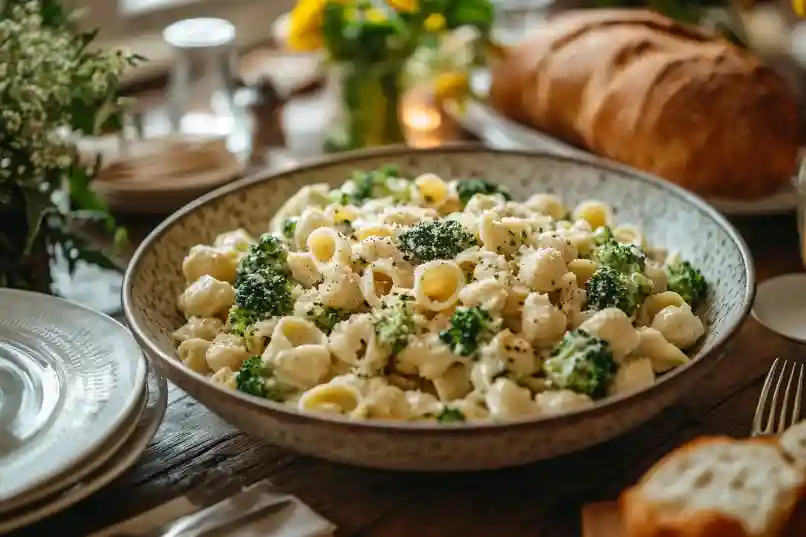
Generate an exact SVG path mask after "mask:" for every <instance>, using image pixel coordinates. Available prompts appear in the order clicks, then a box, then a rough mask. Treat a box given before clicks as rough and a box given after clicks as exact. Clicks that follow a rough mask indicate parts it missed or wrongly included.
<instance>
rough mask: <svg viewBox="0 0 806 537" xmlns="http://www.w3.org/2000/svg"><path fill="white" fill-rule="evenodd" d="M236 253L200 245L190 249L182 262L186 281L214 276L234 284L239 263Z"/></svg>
mask: <svg viewBox="0 0 806 537" xmlns="http://www.w3.org/2000/svg"><path fill="white" fill-rule="evenodd" d="M235 256H236V252H235V251H233V250H224V249H222V248H216V247H212V246H205V245H203V244H198V245H196V246H194V247H193V248H191V249H190V251H189V252H188V255H186V256H185V259H184V261H182V272H183V273H184V275H185V280H187V281H188V282H195V281H196V280H198V279H199V278H201V277H202V276H212V277H213V278H215V279H217V280H221V281H224V282H232V281H233V280H234V279H235V269H236V268H237V266H238V262H237V261H236V259H235Z"/></svg>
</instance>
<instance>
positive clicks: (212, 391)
mask: <svg viewBox="0 0 806 537" xmlns="http://www.w3.org/2000/svg"><path fill="white" fill-rule="evenodd" d="M389 163H395V164H398V165H399V166H400V167H401V169H402V170H404V171H406V172H408V173H409V174H415V175H416V174H419V173H424V172H434V173H437V174H439V175H441V176H443V177H450V178H456V177H483V178H487V179H490V180H492V181H494V182H498V183H501V184H504V185H506V186H508V187H509V188H510V190H511V191H512V194H513V195H514V196H515V198H516V199H525V198H526V197H527V196H529V195H530V194H531V193H534V192H546V191H548V192H554V193H556V194H559V195H561V196H562V197H563V198H564V199H565V200H566V202H567V203H569V204H571V205H572V204H574V203H576V202H580V201H582V200H586V199H591V198H593V199H599V200H603V201H605V202H608V203H610V204H612V206H613V207H614V210H615V213H616V219H617V221H619V222H622V223H633V224H637V225H640V226H641V227H642V228H643V229H644V232H645V234H646V237H647V239H648V240H649V241H650V242H651V243H652V244H655V245H658V246H666V247H669V248H671V249H674V250H677V251H679V252H680V253H681V254H682V255H683V256H684V257H685V258H687V259H689V260H691V261H692V262H693V263H695V264H696V265H697V266H699V267H701V269H702V271H703V273H704V274H705V276H706V278H707V279H708V280H709V282H710V283H711V287H712V292H711V294H710V296H709V298H708V301H707V305H706V306H705V307H704V308H703V309H702V311H700V312H698V313H699V314H700V315H701V316H702V318H703V319H704V320H705V321H706V323H707V327H708V328H707V333H706V336H705V337H704V339H703V342H702V343H701V344H700V345H699V346H698V347H697V348H696V349H695V351H694V353H695V356H694V357H693V360H692V361H691V362H690V363H689V364H687V365H685V366H682V367H680V368H678V369H676V370H674V371H672V372H670V373H668V374H667V375H665V376H663V377H661V378H659V379H658V381H657V382H656V383H655V385H653V386H651V387H649V388H647V389H645V390H643V391H639V392H635V393H633V394H629V395H625V396H620V397H613V398H607V399H604V400H602V401H599V402H597V403H596V404H595V405H594V406H592V407H590V408H587V409H585V410H581V411H577V412H573V413H568V414H563V415H560V416H556V417H542V418H539V419H530V420H524V421H515V422H507V423H483V424H479V423H468V424H463V425H459V426H455V427H454V426H451V427H445V426H439V425H437V424H432V423H417V422H389V421H365V422H359V421H348V420H347V419H341V418H339V417H329V416H322V415H316V414H310V413H305V412H301V411H297V410H296V409H293V408H289V407H285V406H281V405H279V404H276V403H272V402H269V401H265V400H261V399H257V398H253V397H251V396H249V395H244V394H242V393H238V392H235V391H232V390H228V389H226V388H223V387H220V386H218V385H216V384H213V383H212V382H210V381H209V380H208V379H207V378H205V377H204V376H203V375H200V374H198V373H194V372H193V371H191V370H190V369H188V368H186V367H185V366H183V365H182V363H181V362H180V361H179V360H177V356H176V353H175V350H174V343H173V341H172V338H171V332H172V331H173V330H174V329H176V328H177V327H179V326H181V325H182V323H183V320H182V317H181V316H180V314H179V313H178V312H177V310H176V298H177V296H178V295H179V294H180V293H181V292H182V290H183V286H184V282H183V277H182V274H181V269H180V267H181V263H182V258H183V257H184V255H185V253H186V252H187V251H188V249H189V248H190V247H191V246H193V245H195V244H199V243H212V241H213V239H214V238H215V236H216V235H217V234H219V233H222V232H224V231H228V230H232V229H235V228H238V227H244V228H246V229H247V230H248V231H249V232H250V233H253V234H255V235H257V234H260V233H262V232H264V231H265V230H266V229H267V226H268V222H269V219H270V218H271V216H272V214H273V213H274V212H275V211H276V210H277V209H278V208H279V207H280V205H282V203H283V202H284V201H285V200H286V199H287V198H288V197H290V196H291V195H293V194H294V193H295V192H296V191H297V190H298V189H299V188H300V187H302V186H304V185H309V184H313V183H319V182H327V183H329V184H331V185H332V186H334V187H335V186H337V185H339V184H341V183H342V182H343V181H344V179H345V178H347V177H348V176H349V175H350V174H351V173H352V172H353V171H354V170H356V169H373V168H377V167H379V166H381V165H384V164H389ZM754 292H755V275H754V271H753V264H752V260H751V257H750V253H749V251H748V249H747V246H746V245H745V243H744V241H743V240H742V239H741V237H740V236H739V234H738V233H737V232H736V230H735V229H734V228H733V227H731V225H730V224H729V223H728V222H727V221H726V220H725V219H724V218H723V217H722V216H721V215H720V214H719V213H718V212H717V211H716V210H714V209H713V208H712V207H710V206H709V205H707V204H706V203H705V202H704V201H702V200H701V199H699V198H697V197H696V196H694V195H692V194H690V193H687V192H686V191H684V190H682V189H680V188H678V187H676V186H674V185H671V184H669V183H666V182H664V181H662V180H659V179H656V178H654V177H650V176H648V175H645V174H641V173H639V172H635V171H632V170H630V169H628V168H625V167H621V166H618V165H611V164H603V163H602V162H601V161H599V160H595V159H590V160H589V159H586V158H585V157H579V158H567V157H558V156H552V155H549V154H542V153H525V152H524V153H519V152H504V151H495V150H490V149H485V148H482V147H478V146H475V145H474V146H453V147H451V146H448V147H442V148H438V149H427V150H413V149H407V148H395V147H393V148H382V149H378V150H369V151H360V152H353V153H347V154H343V155H340V156H336V157H331V158H327V159H325V160H322V161H319V162H316V163H312V164H308V165H304V166H301V167H299V168H295V169H293V170H290V171H284V172H282V173H276V174H264V175H259V176H256V177H252V178H247V179H243V180H240V181H237V182H235V183H232V184H230V185H227V186H225V187H223V188H221V189H219V190H216V191H214V192H212V193H210V194H208V195H206V196H204V197H202V198H200V199H199V200H197V201H195V202H194V203H191V204H190V205H188V206H186V207H184V208H183V209H181V210H179V211H178V212H177V213H175V214H174V215H172V216H171V217H169V218H168V219H167V220H166V221H165V222H163V223H162V224H161V225H160V226H159V227H158V228H157V229H156V230H155V231H154V232H153V233H152V234H151V235H150V236H149V237H148V238H147V239H146V240H145V242H143V243H142V245H141V246H140V248H139V249H138V250H137V252H136V253H135V255H134V258H133V260H132V262H131V264H130V265H129V268H128V271H127V272H126V278H125V282H124V286H123V306H124V310H125V313H126V317H127V319H128V322H129V325H130V327H131V329H132V330H133V332H134V334H135V336H136V337H137V338H138V340H139V342H140V344H141V345H142V346H143V348H144V349H145V351H146V353H147V355H148V356H149V357H150V359H151V360H152V361H153V362H155V363H157V364H158V365H159V367H160V368H161V369H162V370H163V371H164V372H165V374H166V375H167V376H168V378H169V379H170V380H172V381H173V382H174V383H175V384H176V385H177V386H179V387H180V388H182V389H183V390H185V391H186V392H187V393H189V394H190V395H191V396H192V397H194V398H195V399H196V400H198V401H199V402H200V403H201V404H202V405H204V406H205V407H207V408H208V409H210V410H211V411H212V412H214V413H215V414H217V415H219V416H220V417H222V418H223V419H224V420H226V421H228V422H229V423H231V424H232V425H234V426H235V427H237V428H239V429H241V430H242V431H244V432H246V433H248V434H250V435H252V436H254V437H257V438H260V439H263V440H265V441H267V442H270V443H273V444H277V445H279V446H283V447H286V448H290V449H293V450H296V451H299V452H302V453H305V454H309V455H313V456H317V457H322V458H325V459H330V460H333V461H340V462H345V463H350V464H355V465H360V466H369V467H376V468H388V469H405V470H475V469H488V468H499V467H505V466H515V465H520V464H525V463H529V462H533V461H537V460H541V459H547V458H550V457H554V456H557V455H560V454H564V453H568V452H571V451H575V450H579V449H581V448H584V447H586V446H590V445H592V444H596V443H599V442H602V441H605V440H608V439H610V438H613V437H615V436H617V435H619V434H621V433H623V432H625V431H627V430H628V429H630V428H633V427H635V426H636V425H638V424H640V423H641V422H643V421H645V420H647V419H649V418H650V417H652V416H653V415H655V414H657V413H658V412H660V411H661V410H662V409H663V408H665V407H667V406H669V405H670V404H671V403H672V402H673V401H674V400H675V399H676V398H677V397H678V396H680V395H681V394H683V393H684V392H686V391H689V390H691V387H692V385H693V384H694V383H696V382H697V381H698V379H699V378H700V377H701V376H702V375H703V374H705V373H706V372H707V371H708V370H709V367H710V366H713V365H714V364H715V363H716V362H717V361H718V358H719V356H720V354H721V351H722V350H723V347H724V345H725V344H726V343H727V342H728V340H729V339H730V338H731V336H732V335H733V334H734V333H735V332H736V330H737V328H738V327H739V326H740V324H741V323H742V321H743V320H744V319H745V317H746V316H747V314H748V312H749V310H750V305H751V303H752V300H753V295H754Z"/></svg>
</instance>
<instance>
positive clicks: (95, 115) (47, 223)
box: [0, 0, 142, 291]
mask: <svg viewBox="0 0 806 537" xmlns="http://www.w3.org/2000/svg"><path fill="white" fill-rule="evenodd" d="M0 10H1V11H0V31H2V33H3V34H4V36H5V38H4V40H3V41H2V43H0V64H2V65H3V68H4V73H5V74H4V88H5V89H4V91H3V92H2V94H0V100H2V108H3V110H4V121H3V122H2V124H0V162H2V163H3V164H2V166H0V286H13V287H21V288H37V289H38V290H41V291H47V290H49V286H50V281H49V273H48V271H47V266H48V260H49V257H50V256H52V255H53V254H54V253H56V252H57V251H58V252H59V253H61V254H62V257H63V258H64V259H66V261H67V263H68V266H69V268H70V270H71V271H72V270H73V269H74V268H75V265H76V263H77V262H78V261H85V262H88V263H91V264H96V265H99V266H101V267H103V268H119V267H118V266H117V265H116V264H115V263H114V262H113V261H112V259H110V258H109V257H108V256H107V255H106V254H105V253H103V252H101V251H100V250H98V249H96V248H93V247H92V246H91V245H90V243H89V241H88V240H87V239H86V238H85V237H84V236H82V235H79V234H77V233H76V231H75V230H76V228H77V221H78V220H81V221H82V222H84V221H86V220H87V219H89V220H93V221H98V222H101V223H102V224H103V225H104V227H105V229H106V230H107V231H108V232H109V234H110V235H112V236H114V238H115V244H116V245H121V244H122V243H124V242H125V241H126V233H125V232H124V231H123V230H122V229H120V228H118V227H117V225H116V223H115V221H114V220H113V219H112V218H111V217H110V215H109V213H108V210H107V207H106V206H105V205H104V204H103V203H102V202H101V201H100V199H99V198H98V197H97V196H96V195H95V193H94V192H93V191H92V189H91V187H90V181H91V179H92V177H93V176H94V175H95V173H96V171H97V169H98V165H99V164H100V162H99V161H96V163H95V164H94V165H92V164H87V163H86V162H80V159H79V155H78V151H77V149H76V148H75V146H74V145H73V144H72V143H71V142H65V141H64V140H59V139H58V138H57V137H55V136H53V134H54V133H55V132H57V131H71V132H74V133H78V134H85V135H97V134H99V133H100V132H102V131H103V130H105V129H109V128H114V127H116V126H118V125H120V124H121V117H122V115H123V113H124V112H125V105H126V103H125V101H124V100H123V99H120V98H119V97H118V96H117V95H116V92H117V89H118V86H119V84H120V79H121V76H122V75H123V72H124V70H125V68H126V67H128V66H131V65H134V64H136V63H138V62H139V61H140V60H142V58H141V57H138V56H132V55H126V54H124V53H122V52H115V51H109V50H103V49H100V48H98V47H93V46H92V43H93V41H94V39H95V37H96V32H94V31H93V32H83V33H82V32H81V31H79V30H78V29H77V28H76V26H75V24H74V23H75V20H76V17H75V14H74V13H73V12H71V11H70V10H68V9H66V8H65V7H64V5H63V4H62V2H60V1H59V0H33V1H24V0H7V1H6V2H3V3H2V8H0ZM37 267H40V268H39V269H38V268H37ZM41 267H44V269H43V270H44V271H45V272H46V273H47V274H45V275H44V278H42V277H40V276H39V275H37V274H36V273H37V272H39V271H41V270H42V268H41ZM43 280H44V281H43Z"/></svg>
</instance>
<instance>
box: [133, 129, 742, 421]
mask: <svg viewBox="0 0 806 537" xmlns="http://www.w3.org/2000/svg"><path fill="white" fill-rule="evenodd" d="M413 153H415V154H451V153H468V154H469V153H476V154H478V153H487V154H501V155H510V156H522V157H526V158H535V157H537V158H544V159H549V160H555V161H559V162H566V163H568V164H572V165H573V164H581V165H584V166H588V167H594V168H599V169H600V170H602V171H606V172H611V173H616V174H621V175H626V176H630V177H631V178H633V179H635V180H638V181H642V182H646V183H651V184H653V185H655V186H659V187H660V188H661V189H662V190H666V191H667V192H669V194H671V195H673V196H677V197H679V198H683V199H684V201H686V202H688V203H690V204H691V205H693V206H694V207H696V208H697V209H698V210H700V211H702V212H704V213H705V214H707V215H708V216H709V217H710V218H711V219H712V220H714V221H715V222H716V223H717V224H718V225H719V226H720V227H721V228H722V229H723V230H724V231H725V232H726V233H727V235H728V236H729V237H730V238H731V240H732V241H733V243H734V244H735V245H736V247H738V249H739V251H740V254H741V258H742V264H743V268H744V272H745V274H746V276H747V282H746V285H745V289H744V293H743V301H742V303H741V305H740V307H741V311H740V314H739V317H738V318H737V319H736V321H735V322H733V323H732V324H730V325H727V326H725V329H724V330H723V332H722V333H720V334H719V335H718V336H717V337H716V339H715V340H714V342H713V343H712V344H711V348H710V349H708V350H707V351H706V352H705V353H704V354H703V355H702V356H700V357H699V358H697V359H695V360H691V361H690V362H689V363H687V364H684V365H682V366H679V367H677V368H676V369H674V370H672V371H670V372H668V373H665V374H664V375H663V376H661V377H659V378H658V379H657V381H656V382H655V383H654V384H653V385H651V386H648V387H646V388H643V389H641V390H638V391H635V392H631V393H626V394H622V395H617V396H609V397H605V398H603V399H601V400H598V401H595V402H594V404H593V405H591V406H588V407H585V408H582V409H578V410H573V411H569V412H565V413H562V414H557V415H544V416H535V417H529V418H522V419H516V420H510V421H501V422H494V421H491V422H461V423H457V424H450V425H445V424H438V423H431V422H423V421H411V422H409V421H394V420H351V419H349V418H346V417H342V416H335V415H333V416H331V415H323V414H317V413H314V412H307V411H302V410H299V409H297V408H294V407H290V406H287V405H284V404H282V403H275V402H272V401H268V400H263V399H260V398H258V397H254V396H251V395H248V394H243V393H240V392H237V391H235V390H232V389H229V388H226V387H224V386H220V385H218V384H215V383H213V382H211V381H210V380H209V378H208V377H206V376H205V375H202V374H201V373H196V372H195V371H192V370H190V369H189V368H187V367H186V366H185V365H184V364H182V363H181V362H180V361H179V360H177V359H176V358H175V356H172V355H169V354H167V353H165V352H163V351H162V350H161V349H160V347H159V346H158V345H157V344H156V343H155V342H153V341H152V340H151V339H150V338H149V336H148V330H146V328H145V327H143V326H142V325H141V324H140V323H139V322H138V321H137V315H136V314H135V308H134V306H133V304H132V289H131V288H132V284H133V279H134V275H135V274H136V273H137V271H138V270H139V267H140V264H141V263H142V262H143V259H144V258H145V257H146V255H147V254H148V252H149V250H150V248H151V245H152V244H154V243H156V242H157V241H159V240H160V238H161V237H162V236H163V235H165V234H166V233H167V232H168V231H169V230H170V229H171V228H172V227H173V226H175V225H177V224H179V223H180V222H181V221H182V220H183V219H184V218H185V217H187V216H188V215H189V214H191V213H193V212H194V211H196V210H198V209H200V208H202V207H204V206H205V205H208V204H210V203H212V202H213V201H215V200H217V199H219V198H222V197H225V196H227V195H229V194H232V193H233V192H237V191H239V190H242V189H245V188H249V187H252V186H253V185H255V184H259V183H263V182H269V181H272V180H274V179H278V178H283V177H287V176H289V175H296V174H299V173H304V172H305V171H306V170H313V169H320V168H327V167H329V166H332V165H335V164H346V163H355V164H356V165H360V163H361V161H363V160H368V159H377V158H378V157H385V156H388V157H396V156H401V155H409V154H413ZM755 292H756V275H755V268H754V265H753V258H752V255H751V253H750V249H749V247H748V246H747V244H746V242H745V241H744V239H743V238H742V236H741V235H740V234H739V232H738V230H736V228H735V227H734V226H733V225H732V224H731V223H730V222H729V221H728V220H727V218H726V217H725V216H723V215H722V214H721V213H720V212H719V211H718V210H717V209H716V208H714V207H712V206H711V205H709V204H708V203H707V202H706V201H705V200H703V199H702V198H700V197H699V196H697V195H696V194H693V193H691V192H689V191H687V190H685V189H683V188H682V187H680V186H677V185H675V184H673V183H671V182H668V181H665V180H663V179H661V178H658V177H655V176H653V175H651V174H648V173H644V172H641V171H638V170H635V169H633V168H629V167H627V166H624V165H622V164H619V163H615V162H612V161H609V160H605V159H602V158H600V157H596V156H591V157H588V156H573V157H571V156H561V155H557V154H554V153H551V152H550V151H525V150H504V149H494V148H489V147H486V146H484V145H482V144H477V143H452V144H446V145H442V146H439V147H434V148H422V149H418V148H411V147H408V146H404V145H396V146H385V147H379V148H370V149H360V150H354V151H347V152H343V153H339V154H336V155H326V156H323V157H320V158H317V159H315V160H310V161H306V162H304V163H301V164H300V165H297V166H294V167H293V168H289V169H283V170H278V171H271V170H266V171H261V172H258V173H256V174H253V175H250V176H248V177H244V178H243V179H239V180H236V181H233V182H232V183H229V184H227V185H225V186H222V187H220V188H218V189H216V190H214V191H212V192H210V193H208V194H206V195H204V196H202V197H200V198H198V199H196V200H195V201H193V202H191V203H189V204H187V205H185V206H184V207H182V208H181V209H179V210H177V211H176V212H174V213H173V214H171V215H170V216H168V217H167V218H166V219H165V220H163V221H162V222H161V223H160V224H159V225H158V226H157V227H156V228H155V229H154V230H153V231H152V232H151V233H149V235H148V236H147V237H146V238H145V239H144V240H143V241H142V242H141V243H140V245H139V246H138V247H137V249H136V251H135V253H134V255H133V256H132V259H131V261H130V262H129V265H128V267H127V269H126V273H125V276H124V280H123V286H122V289H121V296H122V305H123V312H124V314H125V317H126V321H127V324H128V326H129V328H130V330H131V331H132V333H133V334H134V336H135V338H136V339H137V341H138V342H139V343H140V345H141V346H142V347H143V348H144V349H145V351H146V354H147V355H148V356H150V357H151V358H152V359H159V361H160V362H161V364H160V368H161V369H163V370H165V369H169V370H171V372H172V374H170V375H167V376H168V377H169V378H170V377H171V376H173V374H176V375H179V376H182V377H185V378H186V380H187V381H190V382H193V383H196V384H199V385H200V386H201V390H203V391H206V392H212V393H210V395H211V397H212V396H215V397H216V398H225V399H227V400H228V403H230V404H234V405H237V406H239V407H243V408H245V409H248V410H251V411H256V412H261V413H269V414H271V415H273V416H274V417H275V418H276V419H278V420H282V421H287V422H288V421H293V422H296V423H299V424H302V425H318V426H327V427H331V428H333V429H337V430H342V431H345V430H353V431H356V430H362V431H365V432H370V431H374V432H377V433H398V434H412V433H418V434H427V433H431V434H439V433H444V432H446V431H450V432H451V434H455V433H460V434H472V435H478V434H482V435H484V434H489V433H494V432H496V431H501V430H502V429H507V430H510V429H516V428H523V427H536V426H541V425H542V426H559V425H561V424H562V425H571V424H573V422H577V421H584V420H589V419H592V418H596V417H601V416H602V415H607V414H612V413H614V412H618V410H619V409H620V408H622V407H623V406H625V405H634V404H640V402H641V401H642V400H645V399H647V398H649V397H652V394H653V392H656V391H657V390H659V389H661V388H663V387H667V388H668V387H669V386H670V385H671V384H672V383H680V382H684V381H685V380H686V379H688V378H695V377H696V373H697V371H696V370H697V368H698V367H699V366H700V364H702V363H703V362H706V361H709V360H714V359H718V358H719V357H720V356H721V354H722V351H723V350H724V347H725V346H726V345H727V344H728V342H729V341H730V340H731V339H732V338H733V337H734V336H735V335H736V333H737V332H738V330H739V329H740V328H741V326H742V325H743V324H744V322H745V321H746V319H747V317H748V316H749V314H750V310H751V308H752V304H753V299H754V297H755ZM737 307H739V306H738V305H737ZM692 373H694V375H692ZM166 374H167V371H166ZM198 400H199V401H200V402H202V403H204V401H203V399H202V398H198Z"/></svg>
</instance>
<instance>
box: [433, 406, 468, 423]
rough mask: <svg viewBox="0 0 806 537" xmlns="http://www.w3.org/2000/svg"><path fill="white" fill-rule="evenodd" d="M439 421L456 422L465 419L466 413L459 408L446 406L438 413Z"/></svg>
mask: <svg viewBox="0 0 806 537" xmlns="http://www.w3.org/2000/svg"><path fill="white" fill-rule="evenodd" d="M437 421H438V422H439V423H456V422H459V421H465V415H464V414H463V413H462V411H461V410H459V409H458V408H450V407H447V406H446V407H445V408H443V409H442V412H440V413H439V414H437Z"/></svg>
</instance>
